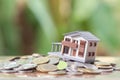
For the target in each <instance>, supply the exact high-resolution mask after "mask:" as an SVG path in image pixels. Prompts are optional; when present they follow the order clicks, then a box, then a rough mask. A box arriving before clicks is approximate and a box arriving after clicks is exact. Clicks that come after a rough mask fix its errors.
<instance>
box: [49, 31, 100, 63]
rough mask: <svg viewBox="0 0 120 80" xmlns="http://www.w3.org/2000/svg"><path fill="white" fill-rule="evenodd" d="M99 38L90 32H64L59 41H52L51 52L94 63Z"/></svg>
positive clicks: (63, 56)
mask: <svg viewBox="0 0 120 80" xmlns="http://www.w3.org/2000/svg"><path fill="white" fill-rule="evenodd" d="M98 41H99V39H98V38H97V37H95V36H94V35H93V34H91V33H90V32H85V31H75V32H70V33H66V34H65V35H64V40H63V41H62V42H61V43H53V48H52V49H54V50H52V52H49V54H52V55H58V56H60V57H62V58H66V59H70V60H75V61H80V62H86V63H94V60H95V55H96V48H97V44H98Z"/></svg>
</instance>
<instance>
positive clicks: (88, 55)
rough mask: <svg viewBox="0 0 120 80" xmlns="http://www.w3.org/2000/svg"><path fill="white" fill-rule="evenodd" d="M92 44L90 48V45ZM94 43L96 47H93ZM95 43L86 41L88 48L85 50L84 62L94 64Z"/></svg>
mask: <svg viewBox="0 0 120 80" xmlns="http://www.w3.org/2000/svg"><path fill="white" fill-rule="evenodd" d="M91 43H92V46H90V44H91ZM94 43H96V46H94ZM97 44H98V42H97V41H88V46H87V48H86V49H87V50H86V56H85V62H94V60H95V56H96V48H97Z"/></svg>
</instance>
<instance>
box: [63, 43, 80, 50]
mask: <svg viewBox="0 0 120 80" xmlns="http://www.w3.org/2000/svg"><path fill="white" fill-rule="evenodd" d="M62 45H64V46H67V47H71V48H73V49H75V48H77V46H78V44H77V43H72V42H68V41H62Z"/></svg>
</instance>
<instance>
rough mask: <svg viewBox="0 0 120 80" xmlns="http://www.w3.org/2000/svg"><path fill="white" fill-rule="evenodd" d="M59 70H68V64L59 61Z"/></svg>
mask: <svg viewBox="0 0 120 80" xmlns="http://www.w3.org/2000/svg"><path fill="white" fill-rule="evenodd" d="M57 68H58V69H59V70H63V69H65V68H67V63H66V62H65V61H59V63H58V65H57Z"/></svg>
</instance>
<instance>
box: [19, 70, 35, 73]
mask: <svg viewBox="0 0 120 80" xmlns="http://www.w3.org/2000/svg"><path fill="white" fill-rule="evenodd" d="M18 72H19V73H31V72H34V70H20V71H18Z"/></svg>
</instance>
